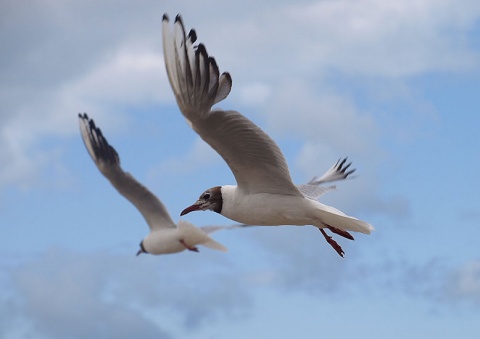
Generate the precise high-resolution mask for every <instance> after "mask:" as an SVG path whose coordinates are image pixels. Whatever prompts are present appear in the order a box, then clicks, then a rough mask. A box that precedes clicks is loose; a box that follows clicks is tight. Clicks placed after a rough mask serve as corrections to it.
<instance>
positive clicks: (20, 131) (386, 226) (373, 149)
mask: <svg viewBox="0 0 480 339" xmlns="http://www.w3.org/2000/svg"><path fill="white" fill-rule="evenodd" d="M178 3H179V1H138V2H135V3H134V2H130V1H103V2H98V1H90V0H87V1H83V0H82V1H55V0H52V1H23V2H18V1H17V2H12V1H10V2H8V1H2V2H1V3H0V46H1V53H0V74H1V76H0V99H1V101H0V102H1V103H2V104H1V108H0V164H1V167H0V231H1V236H0V252H1V255H0V289H1V290H2V293H1V294H0V337H2V338H9V339H18V338H38V339H49V338H59V339H60V338H93V337H95V338H132V337H138V338H140V337H142V338H182V337H187V336H189V337H195V338H246V337H257V338H260V337H263V338H266V337H276V338H292V337H295V338H312V337H320V336H321V337H323V338H330V337H335V338H351V337H354V336H355V337H361V338H363V337H367V336H368V337H369V338H406V337H408V338H425V337H430V338H452V337H462V338H477V336H478V333H479V332H480V322H479V321H478V319H479V317H480V247H479V244H480V240H479V239H480V209H479V203H480V193H479V192H480V185H479V183H478V179H477V178H476V177H477V174H478V169H479V167H480V162H479V160H478V159H479V156H480V139H479V136H478V129H479V127H480V114H479V109H480V94H479V89H480V44H479V42H480V3H479V2H478V1H476V0H463V1H460V2H459V1H455V0H444V1H437V0H415V1H409V0H408V1H406V0H391V1H383V0H323V1H320V0H318V1H298V0H295V1H287V0H284V1H263V2H259V1H250V0H245V1H237V2H232V1H214V0H210V1H203V2H200V1H193V0H187V1H183V2H182V4H178ZM164 12H167V13H169V14H170V17H171V18H173V17H174V16H175V15H176V14H177V13H181V14H182V16H183V19H184V22H185V24H186V26H187V27H188V28H190V27H195V28H196V30H197V34H198V36H199V40H200V41H202V42H204V43H205V44H206V46H207V49H208V51H209V53H210V54H212V55H214V56H215V58H216V60H217V63H218V65H219V67H220V69H221V70H222V71H229V72H230V74H231V75H232V78H233V89H232V92H231V94H230V96H229V97H228V98H227V99H226V100H225V101H223V102H222V103H221V104H220V107H222V108H225V109H235V110H238V111H240V112H242V113H243V114H245V115H246V116H247V117H249V118H250V119H252V120H253V121H254V122H255V123H257V124H258V125H259V126H261V127H262V128H263V129H264V130H265V131H266V132H267V133H269V134H270V135H271V136H272V137H273V138H274V139H275V140H277V141H278V143H279V145H280V147H281V148H282V150H283V151H284V153H285V156H286V158H287V161H288V163H289V165H290V170H291V173H292V177H293V178H294V180H295V181H296V182H298V183H302V182H305V181H308V180H309V179H310V178H311V177H312V176H314V175H317V174H321V173H323V172H324V171H325V170H326V169H328V168H329V167H330V166H331V165H332V164H333V163H334V162H335V161H336V160H337V159H338V158H340V157H343V156H349V159H350V160H351V161H353V164H354V166H355V167H356V168H357V172H356V174H357V176H356V178H355V179H354V180H348V181H345V182H341V183H338V184H337V190H336V191H333V192H329V193H328V194H327V195H326V196H324V197H323V198H322V201H323V202H325V203H327V204H331V205H334V206H336V207H337V208H340V209H341V210H343V211H345V212H346V213H348V214H350V215H353V216H356V217H358V218H361V219H363V220H366V221H368V222H370V223H371V224H373V225H374V226H375V228H376V231H375V232H374V233H373V234H372V235H370V236H366V235H361V234H359V235H357V236H356V240H355V241H354V242H349V241H347V240H346V239H338V241H339V242H340V243H341V245H342V246H343V248H344V250H345V252H346V257H345V258H343V259H342V258H340V257H339V256H338V255H337V254H336V253H335V252H334V251H333V249H332V248H331V247H330V246H329V245H328V244H327V243H326V242H325V241H324V239H323V237H322V236H321V234H320V233H319V232H318V231H317V230H315V229H314V228H313V227H309V226H305V227H292V226H285V227H274V228H273V227H272V228H268V227H264V228H250V229H245V230H226V231H221V232H218V233H215V234H214V235H213V236H214V237H215V239H216V240H218V241H220V242H221V243H223V244H224V245H225V246H227V247H228V248H229V252H228V253H221V252H216V251H212V250H210V249H206V248H201V250H200V253H192V252H188V253H187V252H183V253H180V254H176V255H167V256H156V257H155V256H149V255H142V256H139V257H135V253H136V251H137V250H138V244H139V242H140V240H141V239H142V238H143V237H144V236H145V235H146V234H147V232H148V228H147V226H146V224H145V222H144V221H143V219H142V217H141V215H140V214H139V213H138V212H137V210H136V209H135V208H134V207H133V206H132V205H130V204H129V203H128V201H126V200H125V199H123V198H122V197H121V196H120V195H118V193H117V192H116V191H115V190H114V189H113V188H112V187H111V186H110V185H109V183H108V182H107V181H106V180H105V179H104V178H103V177H102V176H101V174H100V173H99V172H98V170H97V169H96V167H95V166H94V164H93V162H92V161H91V159H90V157H89V156H88V154H87V152H86V150H85V148H84V146H83V144H82V141H81V138H80V134H79V131H78V122H77V114H78V113H79V112H87V113H88V114H89V115H90V116H91V117H93V118H94V119H95V121H96V122H97V124H98V125H99V126H100V127H101V128H102V130H103V132H104V134H105V136H106V137H107V138H108V140H109V142H110V143H111V144H112V145H113V146H114V147H115V148H116V149H117V151H118V152H119V154H120V156H121V160H122V165H123V168H124V169H125V170H127V171H129V172H131V173H132V174H133V175H134V176H135V177H136V178H137V179H138V180H140V181H141V182H143V183H144V184H145V185H147V186H148V187H149V188H151V190H152V191H153V192H155V193H156V194H157V195H158V196H159V197H160V198H161V199H162V201H163V202H164V203H165V204H166V206H167V207H168V208H169V210H170V212H171V214H172V216H173V218H174V220H178V219H179V213H180V211H181V210H182V209H183V208H184V207H186V206H187V205H190V204H191V203H193V201H194V200H195V199H196V198H197V197H198V195H199V194H200V193H201V192H202V191H203V190H204V189H205V188H208V187H210V186H214V185H218V184H233V183H234V179H233V176H232V175H231V173H230V171H229V169H228V167H227V166H226V165H225V164H224V163H223V161H222V159H221V158H220V157H219V156H218V155H217V154H216V153H215V152H213V151H212V150H211V149H210V148H209V147H208V146H207V145H205V144H204V143H203V142H202V141H201V140H200V139H199V138H198V137H197V135H196V134H195V133H194V132H193V131H192V130H191V129H190V128H189V127H188V126H187V124H186V123H185V121H184V119H183V117H182V116H181V114H180V113H179V110H178V108H177V106H176V103H175V100H174V97H173V94H172V92H171V90H170V87H169V84H168V81H167V77H166V74H165V69H164V65H163V55H162V41H161V20H162V15H163V13H164ZM185 219H186V220H188V221H190V222H193V223H195V224H196V225H212V224H213V225H224V224H230V221H228V220H227V219H225V218H223V217H221V216H219V215H216V214H215V213H212V212H203V213H200V212H198V213H192V214H189V215H187V216H186V217H185Z"/></svg>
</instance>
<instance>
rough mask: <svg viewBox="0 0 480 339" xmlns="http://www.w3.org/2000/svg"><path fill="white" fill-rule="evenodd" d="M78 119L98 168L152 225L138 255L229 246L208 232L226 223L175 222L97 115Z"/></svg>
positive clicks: (220, 227) (196, 250) (83, 137)
mask: <svg viewBox="0 0 480 339" xmlns="http://www.w3.org/2000/svg"><path fill="white" fill-rule="evenodd" d="M78 121H79V124H80V131H81V134H82V139H83V142H84V144H85V147H86V148H87V150H88V153H89V154H90V156H91V157H92V159H93V161H94V162H95V165H97V168H98V169H99V170H100V172H101V173H102V174H103V175H104V176H105V178H107V179H108V180H109V181H110V183H111V184H112V185H113V187H115V188H116V189H117V191H118V192H119V193H120V194H121V195H123V196H124V197H125V198H126V199H127V200H129V201H130V202H131V203H132V204H134V205H135V207H137V209H138V210H139V211H140V213H141V214H142V216H143V217H144V218H145V221H146V222H147V224H148V226H149V227H150V234H148V235H147V236H146V237H145V238H144V239H143V240H142V241H141V242H140V249H139V251H138V252H137V255H139V254H140V253H150V254H167V253H176V252H181V251H183V250H190V251H195V252H198V248H197V247H196V246H197V245H203V246H206V247H209V248H212V249H215V250H219V251H224V252H225V251H227V248H226V247H225V246H223V245H222V244H220V243H219V242H217V241H215V240H213V239H212V238H210V236H209V235H208V233H211V232H214V231H216V230H219V229H222V228H226V227H222V226H206V227H204V228H198V227H195V226H194V225H192V224H191V223H189V222H188V221H185V220H180V221H179V222H178V226H177V225H175V223H174V222H173V220H172V218H171V217H170V215H169V214H168V211H167V209H166V208H165V206H164V205H163V204H162V202H161V201H160V200H159V199H158V198H157V197H156V196H155V195H154V194H153V193H152V192H150V191H149V190H148V189H147V188H146V187H145V186H143V185H142V184H140V183H139V182H138V181H137V180H135V178H134V177H133V176H132V175H131V174H130V173H127V172H124V171H123V169H122V168H121V167H120V158H119V156H118V154H117V152H116V151H115V149H114V148H113V147H112V146H110V145H109V143H108V142H107V139H105V137H104V136H103V134H102V131H101V130H100V128H98V127H97V126H96V125H95V122H94V121H93V119H89V117H88V116H87V114H86V113H84V114H79V115H78Z"/></svg>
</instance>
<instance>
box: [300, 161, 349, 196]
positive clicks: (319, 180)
mask: <svg viewBox="0 0 480 339" xmlns="http://www.w3.org/2000/svg"><path fill="white" fill-rule="evenodd" d="M346 161H347V158H343V159H338V161H337V162H336V163H335V164H334V165H333V166H332V167H330V169H329V170H328V171H327V172H325V174H323V175H322V176H320V177H319V176H316V177H313V178H312V180H310V181H309V182H308V183H306V184H303V185H297V187H298V189H299V190H300V192H302V194H303V196H305V197H306V198H309V199H313V200H317V199H318V198H320V197H321V196H322V195H324V194H325V193H327V192H328V191H331V190H334V189H335V188H336V187H335V186H328V187H325V186H319V185H321V184H324V183H327V182H332V181H336V180H344V179H347V177H348V178H349V179H350V178H352V177H349V175H350V174H352V173H353V172H355V169H350V170H348V169H349V167H350V166H351V165H352V163H351V162H349V163H348V164H347V165H345V163H346Z"/></svg>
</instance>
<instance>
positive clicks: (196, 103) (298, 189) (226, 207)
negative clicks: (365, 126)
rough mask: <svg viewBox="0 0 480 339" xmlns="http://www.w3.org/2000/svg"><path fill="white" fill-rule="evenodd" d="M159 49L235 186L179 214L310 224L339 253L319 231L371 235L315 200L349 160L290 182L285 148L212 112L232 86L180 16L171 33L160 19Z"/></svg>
mask: <svg viewBox="0 0 480 339" xmlns="http://www.w3.org/2000/svg"><path fill="white" fill-rule="evenodd" d="M162 30H163V52H164V59H165V66H166V70H167V74H168V79H169V81H170V85H171V87H172V89H173V93H174V94H175V98H176V101H177V104H178V106H179V108H180V111H181V112H182V114H183V116H184V117H185V118H186V120H187V123H188V124H189V125H190V126H191V128H193V130H194V131H195V132H197V134H198V135H200V137H201V138H202V139H203V140H204V141H205V142H207V143H208V144H209V145H210V146H211V147H212V148H213V149H214V150H215V151H217V152H218V153H219V154H220V155H221V156H222V158H223V159H224V160H225V162H226V163H227V164H228V166H229V167H230V169H231V171H232V172H233V175H234V176H235V180H236V182H237V185H236V186H233V185H223V186H216V187H212V188H209V189H207V190H206V191H205V192H203V193H202V194H201V195H200V197H199V198H198V200H197V201H196V202H195V203H194V204H193V205H191V206H189V207H187V208H185V209H184V210H183V211H182V213H181V215H185V214H187V213H190V212H192V211H197V210H212V211H215V212H217V213H220V214H221V215H223V216H225V217H227V218H229V219H232V220H235V221H237V222H240V223H242V224H246V225H260V226H277V225H299V226H300V225H313V226H316V227H318V228H319V230H320V231H321V232H322V234H323V236H324V237H325V239H326V240H327V242H328V243H329V244H330V245H331V246H332V247H333V248H334V249H335V250H336V251H337V253H338V254H339V255H340V256H342V257H343V256H344V251H343V249H342V248H341V247H340V245H338V243H337V242H336V241H335V240H333V238H332V237H331V236H329V235H328V234H327V233H326V232H325V230H324V229H329V230H330V231H331V232H333V233H336V234H339V235H341V236H343V237H345V238H347V239H351V240H353V237H352V235H351V234H350V233H349V232H348V231H355V232H361V233H365V234H370V232H371V231H372V230H373V229H374V228H373V226H372V225H370V224H368V223H367V222H364V221H361V220H359V219H356V218H354V217H351V216H348V215H346V214H345V213H343V212H341V211H339V210H338V209H336V208H334V207H331V206H328V205H325V204H322V203H320V202H319V201H318V200H317V199H318V197H319V196H320V195H321V194H323V193H325V191H327V190H329V188H324V187H321V186H318V185H319V184H321V183H325V182H328V181H333V180H341V179H345V178H346V177H348V175H349V174H351V173H352V172H353V170H348V168H349V166H350V164H347V165H345V161H346V159H343V160H339V161H338V162H337V163H336V164H335V165H334V166H333V167H332V168H331V169H330V171H329V172H327V173H326V174H325V175H324V176H323V177H321V178H314V179H312V181H310V182H309V183H308V184H307V185H295V184H294V183H293V182H292V179H291V177H290V172H289V169H288V166H287V162H286V160H285V157H284V155H283V154H282V151H281V150H280V148H279V147H278V145H277V144H276V143H275V141H274V140H273V139H272V138H270V137H269V136H268V135H267V134H266V133H265V132H264V131H262V130H261V129H260V128H259V127H258V126H257V125H255V124H254V123H253V122H252V121H250V120H249V119H247V118H246V117H244V116H243V115H242V114H240V113H239V112H236V111H231V110H229V111H223V110H220V109H213V110H212V106H213V105H215V104H217V103H218V102H220V101H222V100H223V99H225V98H226V97H227V96H228V94H229V93H230V90H231V87H232V78H231V76H230V74H229V73H227V72H225V73H222V74H220V72H219V69H218V66H217V63H216V61H215V59H214V58H213V57H211V56H209V55H208V53H207V50H206V48H205V45H203V44H202V43H200V44H197V45H194V44H195V42H196V40H197V34H196V32H195V30H193V29H192V30H190V32H189V33H188V35H187V34H186V31H185V27H184V25H183V21H182V18H181V16H180V15H177V16H176V18H175V22H174V28H173V31H172V30H171V29H170V23H169V18H168V15H166V14H164V16H163V23H162Z"/></svg>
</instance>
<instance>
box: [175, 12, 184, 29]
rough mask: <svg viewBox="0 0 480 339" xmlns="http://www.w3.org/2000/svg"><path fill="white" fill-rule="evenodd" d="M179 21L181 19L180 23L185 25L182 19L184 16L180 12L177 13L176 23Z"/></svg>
mask: <svg viewBox="0 0 480 339" xmlns="http://www.w3.org/2000/svg"><path fill="white" fill-rule="evenodd" d="M177 21H180V23H181V24H182V26H183V20H182V16H181V15H180V14H177V15H176V16H175V23H177Z"/></svg>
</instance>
